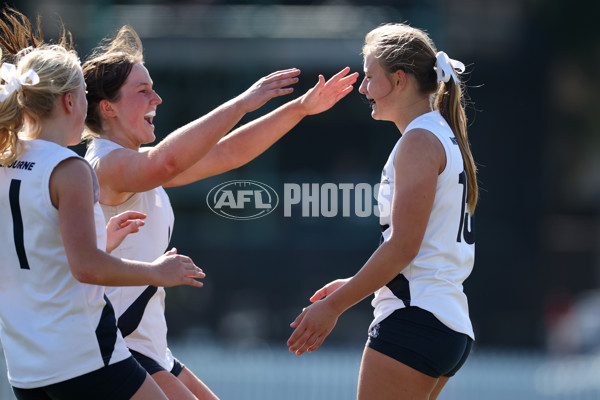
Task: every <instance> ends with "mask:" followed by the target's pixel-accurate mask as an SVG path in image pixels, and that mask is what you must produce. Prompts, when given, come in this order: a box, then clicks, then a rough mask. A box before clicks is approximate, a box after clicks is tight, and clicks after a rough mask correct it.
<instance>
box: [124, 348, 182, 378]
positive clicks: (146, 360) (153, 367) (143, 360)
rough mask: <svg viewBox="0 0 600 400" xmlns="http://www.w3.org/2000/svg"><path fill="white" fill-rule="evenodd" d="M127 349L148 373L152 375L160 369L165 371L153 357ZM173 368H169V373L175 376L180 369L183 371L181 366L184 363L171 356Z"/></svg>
mask: <svg viewBox="0 0 600 400" xmlns="http://www.w3.org/2000/svg"><path fill="white" fill-rule="evenodd" d="M129 351H130V352H131V355H132V356H133V357H135V359H136V360H137V362H139V363H140V365H141V366H142V367H144V369H145V370H146V371H147V372H148V373H149V374H150V375H154V374H155V373H157V372H160V371H166V370H165V369H164V368H163V367H161V366H160V364H159V363H157V362H156V361H154V360H153V359H151V358H150V357H148V356H145V355H143V354H142V353H138V352H137V351H135V350H131V349H129ZM173 361H174V363H173V368H172V369H171V371H169V372H171V374H173V375H175V376H176V377H177V376H179V374H180V373H181V371H183V367H185V365H183V364H182V363H180V362H179V360H178V359H176V358H173Z"/></svg>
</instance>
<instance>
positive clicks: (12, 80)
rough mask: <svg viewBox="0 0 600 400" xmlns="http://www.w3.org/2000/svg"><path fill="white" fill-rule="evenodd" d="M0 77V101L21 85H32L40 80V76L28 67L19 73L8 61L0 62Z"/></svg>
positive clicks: (17, 89) (19, 88)
mask: <svg viewBox="0 0 600 400" xmlns="http://www.w3.org/2000/svg"><path fill="white" fill-rule="evenodd" d="M0 78H1V79H2V80H3V81H4V87H3V88H2V90H0V103H2V102H3V101H4V100H6V99H7V98H8V96H10V95H11V94H12V93H13V92H15V91H19V90H21V86H33V85H37V84H38V83H39V82H40V77H39V76H38V74H37V73H36V72H35V71H34V70H32V69H30V70H27V71H25V72H24V73H23V74H21V75H19V74H18V73H17V67H15V66H14V65H13V64H10V63H3V64H2V67H1V68H0Z"/></svg>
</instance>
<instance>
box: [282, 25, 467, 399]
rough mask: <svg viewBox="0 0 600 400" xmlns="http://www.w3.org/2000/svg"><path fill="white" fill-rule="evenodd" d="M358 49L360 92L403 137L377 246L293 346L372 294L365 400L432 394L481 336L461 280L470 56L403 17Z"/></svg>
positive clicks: (316, 341) (309, 342)
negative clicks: (441, 44)
mask: <svg viewBox="0 0 600 400" xmlns="http://www.w3.org/2000/svg"><path fill="white" fill-rule="evenodd" d="M363 56H364V71H365V77H364V79H363V81H362V84H361V85H360V89H359V90H360V93H362V94H364V95H365V96H366V97H367V99H368V100H369V101H370V103H371V108H372V112H371V116H372V117H373V118H374V119H376V120H382V121H391V122H393V123H394V124H396V127H397V128H398V131H399V133H400V135H401V137H400V139H399V140H398V142H397V144H396V145H395V146H394V148H393V150H392V152H391V154H390V156H389V159H388V161H387V163H386V164H385V165H384V167H383V172H382V175H381V185H380V191H379V199H378V200H379V205H380V211H381V216H380V224H381V229H382V232H383V234H382V243H381V245H380V246H379V247H378V249H377V250H376V251H375V252H374V253H373V255H372V256H371V258H370V259H369V260H368V261H367V262H366V264H365V265H364V266H363V267H362V269H361V270H360V271H358V272H357V273H356V274H355V275H354V276H353V277H352V278H348V279H340V280H336V281H333V282H331V283H329V284H328V285H326V286H325V287H323V288H321V289H319V290H318V291H317V292H316V293H315V294H314V295H313V296H312V297H311V299H310V300H311V301H312V302H313V304H312V305H310V306H309V307H307V308H305V309H304V310H303V311H302V313H301V314H300V315H299V316H298V317H297V318H296V320H295V321H294V322H293V323H292V325H291V326H292V327H293V328H296V329H295V330H294V332H293V333H292V335H291V337H290V338H289V340H288V342H287V344H288V346H289V350H290V351H292V352H295V353H296V354H298V355H301V354H303V353H304V352H306V351H309V352H311V351H314V350H316V349H317V348H318V347H319V346H320V345H321V344H322V343H323V341H324V340H325V338H326V337H327V335H328V334H329V333H330V332H331V330H332V329H333V328H334V326H335V324H336V321H337V319H338V317H339V316H340V314H341V313H342V312H344V311H345V310H347V309H348V308H350V307H351V306H352V305H354V304H355V303H357V302H359V301H361V300H362V299H364V298H365V297H367V296H369V295H370V294H372V293H375V298H374V299H373V301H372V304H373V306H374V315H375V318H374V320H373V322H372V323H371V325H370V327H369V339H368V341H367V345H366V348H365V350H364V354H363V358H362V363H361V368H360V375H359V382H358V399H361V400H366V399H378V400H381V399H435V398H437V396H438V395H439V393H440V391H441V390H442V388H443V387H444V385H445V384H446V382H447V381H448V379H449V378H450V377H451V376H453V375H454V374H455V373H456V372H457V371H458V369H459V368H460V367H461V366H462V364H463V363H464V362H465V360H466V358H467V356H468V354H469V352H470V349H471V344H472V341H473V339H474V334H473V328H472V326H471V321H470V319H469V312H468V305H467V298H466V296H465V294H464V293H463V286H462V284H463V281H464V280H465V279H466V278H467V277H468V276H469V274H470V273H471V270H472V268H473V261H474V235H473V226H472V218H471V216H472V215H473V211H474V210H475V204H476V202H477V180H476V169H475V164H474V162H473V157H472V155H471V151H470V149H469V142H468V139H467V130H466V118H465V112H464V109H463V106H462V100H463V97H462V91H461V82H460V80H459V79H458V75H457V73H460V72H463V70H464V65H463V64H462V63H460V62H458V61H455V60H452V59H450V58H449V57H448V56H447V55H446V54H445V53H443V52H436V50H435V47H434V45H433V42H432V41H431V39H430V38H429V37H428V36H427V35H426V34H425V33H424V32H423V31H421V30H419V29H415V28H412V27H410V26H407V25H404V24H387V25H383V26H380V27H378V28H376V29H375V30H373V31H371V32H370V33H368V34H367V36H366V39H365V44H364V47H363Z"/></svg>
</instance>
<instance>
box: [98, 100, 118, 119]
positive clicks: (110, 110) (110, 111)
mask: <svg viewBox="0 0 600 400" xmlns="http://www.w3.org/2000/svg"><path fill="white" fill-rule="evenodd" d="M98 108H99V109H100V112H101V113H102V115H103V116H105V117H107V118H110V117H114V116H115V115H116V113H115V109H114V107H113V106H112V103H111V102H110V101H108V100H106V99H104V100H100V103H99V104H98Z"/></svg>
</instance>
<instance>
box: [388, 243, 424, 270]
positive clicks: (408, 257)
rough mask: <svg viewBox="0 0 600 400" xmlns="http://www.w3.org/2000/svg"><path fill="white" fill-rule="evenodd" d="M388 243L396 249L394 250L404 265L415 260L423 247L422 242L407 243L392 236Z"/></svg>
mask: <svg viewBox="0 0 600 400" xmlns="http://www.w3.org/2000/svg"><path fill="white" fill-rule="evenodd" d="M386 243H388V245H389V246H391V247H392V248H393V249H394V250H393V252H394V254H395V256H396V257H397V259H398V261H399V262H400V264H402V265H404V264H408V263H409V262H411V261H412V260H414V259H415V257H417V255H418V254H419V249H420V247H421V245H420V243H419V244H417V243H406V242H405V241H398V240H395V239H394V238H393V237H390V239H389V240H388V241H387V242H386Z"/></svg>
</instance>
